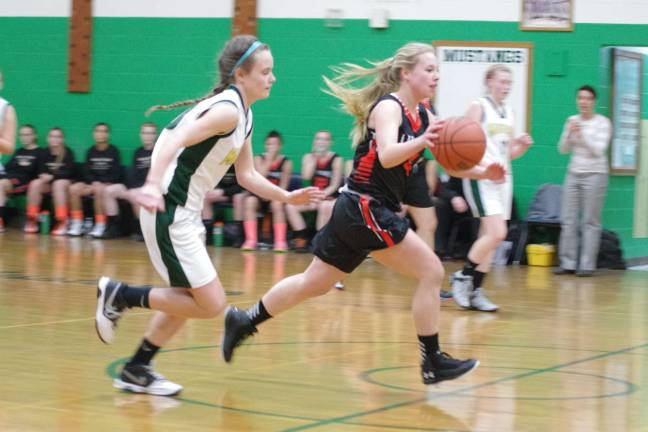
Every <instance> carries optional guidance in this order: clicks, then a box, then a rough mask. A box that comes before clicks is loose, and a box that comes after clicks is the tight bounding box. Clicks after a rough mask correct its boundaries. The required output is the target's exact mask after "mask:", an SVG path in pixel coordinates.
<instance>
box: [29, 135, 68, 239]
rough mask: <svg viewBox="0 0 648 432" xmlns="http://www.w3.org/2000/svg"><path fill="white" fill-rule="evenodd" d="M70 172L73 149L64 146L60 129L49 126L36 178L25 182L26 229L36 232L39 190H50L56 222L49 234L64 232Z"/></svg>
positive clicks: (39, 202) (42, 191) (40, 201)
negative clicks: (27, 185)
mask: <svg viewBox="0 0 648 432" xmlns="http://www.w3.org/2000/svg"><path fill="white" fill-rule="evenodd" d="M73 175H74V153H72V150H70V149H69V148H68V147H66V146H65V137H64V135H63V130H62V129H61V128H58V127H54V128H52V129H50V131H49V133H48V134H47V149H43V150H42V156H41V158H40V160H39V164H38V178H35V179H34V180H32V181H31V182H30V183H29V188H28V189H27V222H26V223H25V228H24V231H25V232H26V233H35V232H38V223H37V218H38V213H39V212H40V207H41V203H42V201H43V194H45V193H50V192H51V194H52V199H53V201H54V212H55V217H56V225H55V226H54V227H53V229H52V231H51V234H52V235H57V236H61V235H65V233H66V231H67V219H68V189H69V187H70V183H71V182H72V176H73Z"/></svg>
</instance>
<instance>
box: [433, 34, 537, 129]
mask: <svg viewBox="0 0 648 432" xmlns="http://www.w3.org/2000/svg"><path fill="white" fill-rule="evenodd" d="M433 45H434V47H435V48H436V52H437V58H438V60H439V72H440V74H441V76H442V78H441V80H439V87H438V88H437V92H436V97H435V101H434V103H435V107H436V109H437V110H438V111H439V114H440V115H441V116H442V117H446V118H447V117H452V116H462V115H464V114H465V113H466V110H467V109H468V106H469V105H470V103H471V102H473V101H475V100H476V99H477V98H479V97H481V96H483V95H484V94H485V91H486V84H485V81H484V77H485V74H486V71H487V70H488V68H490V67H491V66H493V65H495V64H504V65H506V66H508V67H509V69H511V71H512V73H513V85H512V88H511V93H510V94H509V96H508V104H509V105H510V106H511V108H513V113H514V115H515V118H516V119H517V121H516V122H515V134H516V135H518V134H520V133H522V132H528V131H530V130H531V129H530V128H531V125H530V119H531V116H530V113H531V109H530V107H531V83H532V74H533V44H531V43H527V42H487V41H452V40H439V41H433Z"/></svg>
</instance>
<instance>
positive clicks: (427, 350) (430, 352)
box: [417, 333, 439, 363]
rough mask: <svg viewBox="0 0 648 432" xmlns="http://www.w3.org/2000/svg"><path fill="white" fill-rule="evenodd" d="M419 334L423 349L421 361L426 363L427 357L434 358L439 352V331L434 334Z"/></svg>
mask: <svg viewBox="0 0 648 432" xmlns="http://www.w3.org/2000/svg"><path fill="white" fill-rule="evenodd" d="M417 336H418V340H419V349H420V350H421V363H424V362H425V359H426V358H429V359H432V358H433V357H434V356H436V355H437V354H438V353H439V333H436V334H433V335H432V336H421V335H417Z"/></svg>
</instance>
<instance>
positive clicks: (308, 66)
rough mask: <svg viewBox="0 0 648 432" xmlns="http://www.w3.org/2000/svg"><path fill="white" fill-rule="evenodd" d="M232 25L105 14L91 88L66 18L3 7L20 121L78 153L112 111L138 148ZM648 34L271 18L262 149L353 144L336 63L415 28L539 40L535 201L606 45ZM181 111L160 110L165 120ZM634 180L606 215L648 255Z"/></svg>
mask: <svg viewBox="0 0 648 432" xmlns="http://www.w3.org/2000/svg"><path fill="white" fill-rule="evenodd" d="M229 26H230V22H229V20H227V19H142V18H97V19H95V27H94V36H93V37H94V41H93V62H92V68H93V82H92V93H90V94H87V95H81V94H68V93H66V91H65V88H66V61H67V31H68V29H67V19H64V18H0V67H1V68H2V69H3V70H4V71H5V87H6V88H5V90H3V93H2V94H3V96H5V97H6V98H7V99H9V100H11V101H12V102H13V103H14V104H15V105H16V108H17V110H18V114H19V118H20V121H21V122H30V123H33V124H35V125H36V126H37V127H38V128H39V130H40V132H41V135H43V132H44V131H46V130H47V129H48V128H49V127H51V126H53V125H60V126H62V127H63V128H64V129H65V131H66V133H67V141H68V143H69V144H70V145H71V146H72V147H73V148H74V149H75V150H77V155H78V156H80V155H82V149H84V148H86V147H87V146H89V145H90V138H91V136H90V130H91V127H92V125H93V124H94V123H95V122H97V121H106V122H108V123H110V124H111V125H112V127H113V142H114V143H115V144H116V145H118V146H119V147H120V148H122V149H123V150H124V156H125V157H130V154H131V152H132V150H133V149H134V148H135V147H136V146H137V145H138V143H137V140H138V138H137V128H138V125H139V124H140V123H141V122H142V121H144V117H143V115H142V113H143V111H144V110H145V109H146V108H147V107H148V106H149V105H152V104H155V103H161V102H171V101H175V100H178V99H183V98H187V97H195V96H199V95H201V94H203V93H204V92H205V91H206V90H208V89H209V88H210V86H211V85H212V83H213V81H214V70H215V68H214V58H215V56H216V54H217V52H218V51H219V49H220V48H221V47H222V45H223V42H224V41H225V39H226V38H227V37H228V35H229ZM647 35H648V33H647V32H646V27H645V26H633V25H594V24H591V25H588V24H577V25H576V28H575V30H574V31H573V32H566V33H563V32H521V31H519V30H518V27H517V23H501V22H499V23H498V22H458V21H445V22H431V21H392V22H390V28H389V29H386V30H373V29H370V28H368V26H367V22H366V20H349V21H345V23H344V27H342V28H326V27H324V25H323V21H322V20H288V19H261V20H260V22H259V36H260V38H261V39H262V40H264V41H265V42H267V43H269V44H270V45H271V47H272V49H273V52H274V55H275V72H276V75H277V78H278V81H277V84H276V86H275V88H274V89H273V94H272V96H271V98H270V99H269V100H266V101H261V102H259V103H258V104H257V105H255V107H254V111H255V124H256V134H255V139H254V142H255V148H256V149H257V150H258V149H260V146H261V140H262V137H263V135H264V134H265V133H266V132H267V131H268V130H270V129H278V130H280V131H281V132H282V133H284V135H285V151H286V153H287V154H288V155H289V156H290V157H292V158H293V159H294V160H295V161H298V160H299V157H300V155H301V154H302V153H303V152H304V151H306V150H307V149H308V148H309V147H310V141H311V137H312V134H313V132H314V131H316V130H317V129H321V128H328V129H330V130H332V131H333V134H334V137H335V139H336V144H335V146H336V150H337V151H339V152H340V153H342V154H344V155H345V156H349V155H350V154H351V151H350V149H349V143H348V139H347V134H348V130H349V128H350V125H351V119H350V118H348V117H346V116H345V115H344V114H342V113H340V112H339V111H337V110H336V108H335V105H336V102H335V101H334V100H333V99H332V98H331V97H329V96H326V95H324V94H323V93H322V92H321V91H320V90H319V89H320V88H321V86H322V81H321V79H320V76H321V75H322V74H326V73H328V65H331V64H336V63H340V62H343V61H352V62H359V61H362V60H363V59H373V60H377V59H382V58H384V57H387V56H389V55H391V54H392V53H393V52H394V51H395V49H396V48H398V47H399V46H400V45H402V44H403V43H404V42H406V41H410V40H428V41H431V40H435V39H461V40H492V41H530V42H533V43H534V44H535V64H534V79H533V105H532V130H531V132H532V134H533V136H534V138H535V141H536V145H535V146H534V148H533V149H532V150H531V151H530V153H529V154H528V155H527V156H526V157H525V158H523V159H520V160H519V161H517V162H516V163H515V176H516V185H515V194H516V198H517V200H518V203H519V205H520V208H521V209H522V211H526V207H527V205H528V203H529V201H530V199H531V198H532V196H533V193H534V191H535V190H536V188H537V187H538V185H540V184H542V183H545V182H559V183H560V182H562V179H563V176H564V172H565V167H566V164H567V161H568V159H567V157H564V156H559V155H558V154H557V151H556V140H557V139H558V135H559V133H560V130H561V127H562V124H563V121H564V119H565V117H566V116H567V115H569V114H571V113H573V112H574V111H575V106H574V97H573V96H574V90H575V88H577V87H578V86H579V85H581V84H583V83H594V84H595V85H598V84H599V82H600V81H599V80H600V76H601V74H602V73H601V68H600V61H599V59H600V53H599V49H600V48H601V47H602V46H605V45H642V44H646V40H648V39H646V36H647ZM556 51H561V52H563V53H564V55H565V58H566V62H567V66H566V74H565V75H564V76H549V72H550V70H549V68H550V67H549V66H547V65H552V66H551V67H553V66H554V65H555V62H552V61H546V60H543V59H547V58H548V56H552V55H554V53H555V52H556ZM442 79H443V78H442ZM602 99H605V98H602ZM603 105H605V103H604V104H603ZM601 111H602V112H603V113H605V112H606V108H605V106H603V107H602V110H601ZM172 115H173V114H166V113H163V114H154V115H153V116H152V119H153V120H154V121H156V122H158V124H164V123H166V122H167V121H168V120H169V119H170V118H171V116H172ZM634 180H635V179H634V177H613V178H612V179H611V182H610V188H609V193H608V197H607V201H606V207H605V210H604V224H605V226H606V227H607V228H610V229H613V230H615V231H617V232H618V233H619V235H620V236H621V238H622V241H623V246H624V249H625V253H626V256H628V257H637V256H648V239H633V238H632V213H633V202H632V198H631V197H633V196H634V187H635V186H634V184H635V181H634Z"/></svg>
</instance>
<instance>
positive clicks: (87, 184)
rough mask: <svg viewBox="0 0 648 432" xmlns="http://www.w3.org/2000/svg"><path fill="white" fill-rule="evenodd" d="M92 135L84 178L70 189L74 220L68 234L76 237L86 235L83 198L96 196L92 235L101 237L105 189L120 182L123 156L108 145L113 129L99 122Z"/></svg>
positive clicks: (104, 228)
mask: <svg viewBox="0 0 648 432" xmlns="http://www.w3.org/2000/svg"><path fill="white" fill-rule="evenodd" d="M92 136H93V139H94V142H95V143H94V145H93V146H92V147H90V148H89V149H88V152H87V153H86V158H85V162H84V164H83V179H82V180H81V181H78V182H76V183H74V184H72V186H70V214H71V216H72V220H71V221H70V227H69V228H68V231H67V234H68V235H69V236H73V237H77V236H80V235H82V234H84V233H83V206H82V202H81V199H82V197H84V196H87V195H92V196H93V197H94V213H95V224H94V227H93V228H92V230H91V231H90V236H92V237H95V238H100V237H101V236H102V235H103V233H104V231H105V230H106V212H105V210H104V194H105V191H106V187H107V186H110V185H111V184H116V183H121V181H122V167H121V157H120V155H119V150H118V149H117V147H115V146H114V145H112V144H110V143H109V141H108V140H109V137H110V127H109V126H108V125H107V124H106V123H97V124H96V125H95V127H94V129H93V132H92Z"/></svg>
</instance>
